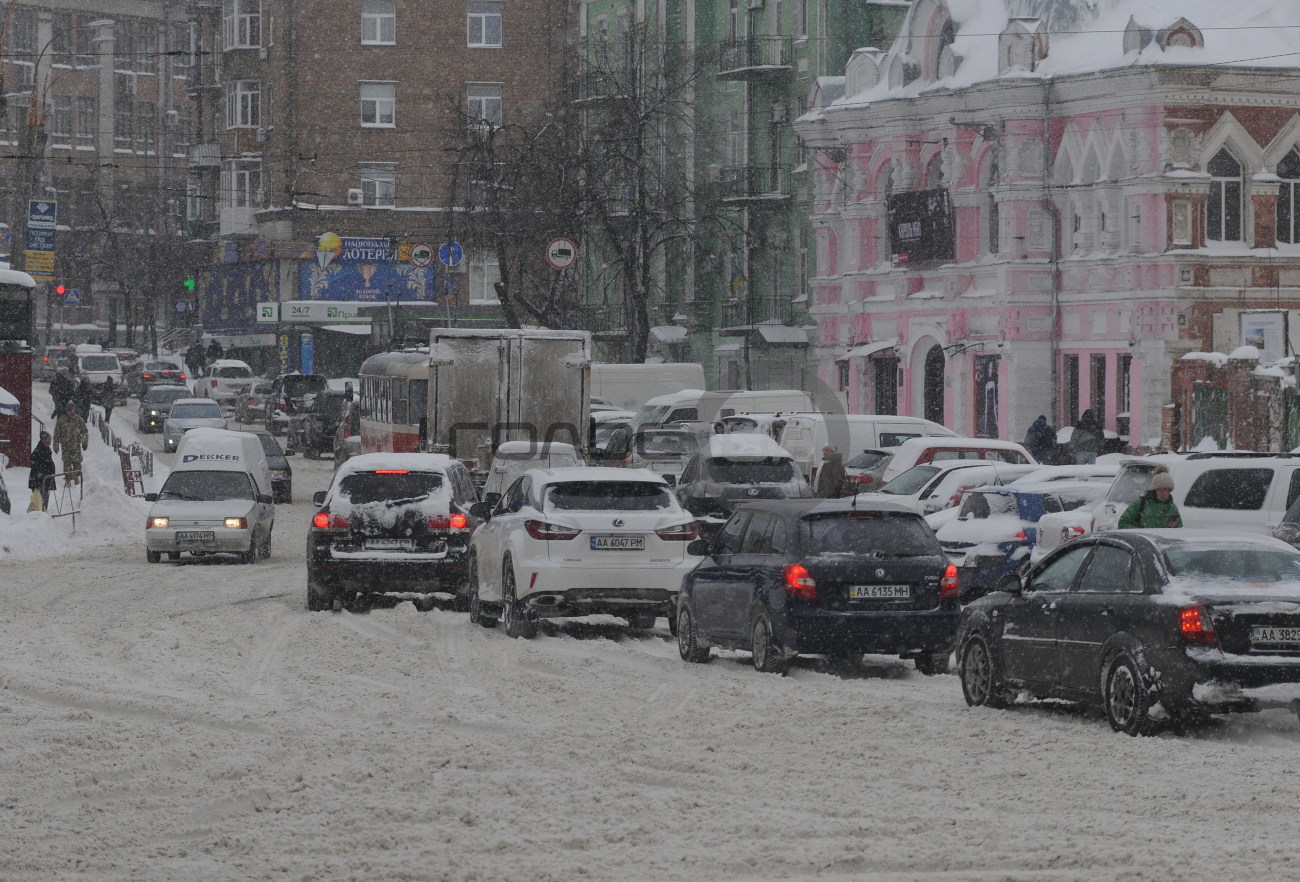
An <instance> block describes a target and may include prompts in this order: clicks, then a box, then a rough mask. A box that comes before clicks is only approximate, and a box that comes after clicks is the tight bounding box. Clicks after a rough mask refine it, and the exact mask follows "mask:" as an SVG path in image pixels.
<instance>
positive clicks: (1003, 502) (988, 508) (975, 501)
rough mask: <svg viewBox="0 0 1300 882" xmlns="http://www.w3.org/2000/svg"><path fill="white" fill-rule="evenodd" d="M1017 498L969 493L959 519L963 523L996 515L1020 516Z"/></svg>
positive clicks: (1003, 494) (963, 502)
mask: <svg viewBox="0 0 1300 882" xmlns="http://www.w3.org/2000/svg"><path fill="white" fill-rule="evenodd" d="M1018 514H1019V510H1018V508H1017V507H1016V498H1015V497H1014V496H1012V495H1011V494H1009V493H967V494H966V496H965V498H964V499H963V500H962V503H961V511H960V512H959V513H958V514H957V517H958V518H959V519H961V520H963V521H970V520H983V519H984V518H991V517H994V516H996V515H1018Z"/></svg>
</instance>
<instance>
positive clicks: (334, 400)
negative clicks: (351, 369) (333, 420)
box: [312, 395, 347, 417]
mask: <svg viewBox="0 0 1300 882" xmlns="http://www.w3.org/2000/svg"><path fill="white" fill-rule="evenodd" d="M344 404H347V401H346V400H345V399H344V398H343V396H342V395H317V396H316V400H315V401H313V402H312V409H313V410H315V411H316V412H317V413H322V414H326V415H327V416H331V417H334V416H338V415H339V414H340V413H342V412H343V405H344Z"/></svg>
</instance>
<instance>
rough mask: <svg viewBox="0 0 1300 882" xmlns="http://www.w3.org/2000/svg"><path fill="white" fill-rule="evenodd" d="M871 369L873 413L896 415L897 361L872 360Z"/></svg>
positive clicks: (887, 359)
mask: <svg viewBox="0 0 1300 882" xmlns="http://www.w3.org/2000/svg"><path fill="white" fill-rule="evenodd" d="M871 368H872V370H873V371H874V372H875V380H876V384H875V385H876V402H875V403H876V406H875V411H874V412H875V413H879V414H888V415H889V416H894V415H896V414H897V413H898V359H897V358H873V359H871Z"/></svg>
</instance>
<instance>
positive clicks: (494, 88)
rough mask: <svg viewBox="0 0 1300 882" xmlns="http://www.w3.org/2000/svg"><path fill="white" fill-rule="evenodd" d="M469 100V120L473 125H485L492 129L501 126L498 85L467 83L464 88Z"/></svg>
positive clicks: (499, 90)
mask: <svg viewBox="0 0 1300 882" xmlns="http://www.w3.org/2000/svg"><path fill="white" fill-rule="evenodd" d="M465 88H466V92H467V96H468V100H469V107H468V113H469V118H470V120H471V121H473V122H474V123H475V124H478V123H486V124H488V125H489V126H492V127H493V128H496V127H497V126H499V125H501V86H500V84H498V83H469V84H468V85H467V86H466V87H465Z"/></svg>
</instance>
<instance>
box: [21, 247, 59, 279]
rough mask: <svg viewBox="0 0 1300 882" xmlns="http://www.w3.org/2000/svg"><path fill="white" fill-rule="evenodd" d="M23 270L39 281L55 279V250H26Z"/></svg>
mask: <svg viewBox="0 0 1300 882" xmlns="http://www.w3.org/2000/svg"><path fill="white" fill-rule="evenodd" d="M23 270H24V271H25V272H26V273H27V274H28V275H30V276H31V277H32V278H33V279H35V280H36V281H38V282H52V281H54V252H53V251H24V252H23Z"/></svg>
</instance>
